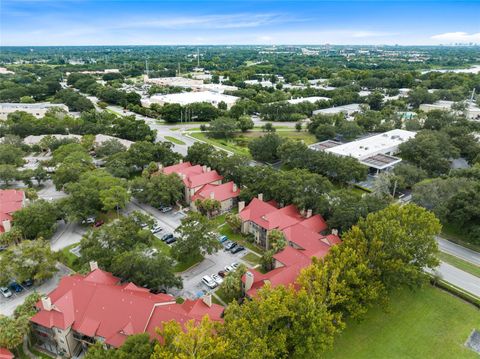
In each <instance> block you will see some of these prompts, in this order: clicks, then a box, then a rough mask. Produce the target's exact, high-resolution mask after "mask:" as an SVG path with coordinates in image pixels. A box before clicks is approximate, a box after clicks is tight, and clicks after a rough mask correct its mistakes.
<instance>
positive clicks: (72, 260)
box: [58, 243, 80, 272]
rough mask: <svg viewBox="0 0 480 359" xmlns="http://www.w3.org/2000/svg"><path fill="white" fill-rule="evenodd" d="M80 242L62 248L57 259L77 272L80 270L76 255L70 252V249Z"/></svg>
mask: <svg viewBox="0 0 480 359" xmlns="http://www.w3.org/2000/svg"><path fill="white" fill-rule="evenodd" d="M78 245H80V243H74V244H71V245H69V246H68V247H65V248H63V249H62V250H61V251H60V252H59V254H58V255H59V261H60V262H62V263H63V264H65V265H66V266H67V267H68V268H71V269H73V270H74V271H76V272H78V271H79V270H80V265H79V264H78V263H77V259H78V257H77V256H76V255H75V254H73V253H71V252H70V249H72V248H75V247H77V246H78Z"/></svg>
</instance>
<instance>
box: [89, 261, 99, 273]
mask: <svg viewBox="0 0 480 359" xmlns="http://www.w3.org/2000/svg"><path fill="white" fill-rule="evenodd" d="M95 269H98V263H97V262H96V261H90V272H93V271H94V270H95Z"/></svg>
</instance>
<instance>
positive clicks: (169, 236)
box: [160, 233, 173, 241]
mask: <svg viewBox="0 0 480 359" xmlns="http://www.w3.org/2000/svg"><path fill="white" fill-rule="evenodd" d="M171 238H173V234H171V233H165V234H164V235H163V236H162V237H161V238H160V239H161V240H162V241H167V240H169V239H171Z"/></svg>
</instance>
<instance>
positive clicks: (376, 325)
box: [325, 285, 480, 359]
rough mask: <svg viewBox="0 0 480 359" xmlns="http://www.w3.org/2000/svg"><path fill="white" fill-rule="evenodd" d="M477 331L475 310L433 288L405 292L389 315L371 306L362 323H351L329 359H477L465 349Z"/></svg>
mask: <svg viewBox="0 0 480 359" xmlns="http://www.w3.org/2000/svg"><path fill="white" fill-rule="evenodd" d="M474 328H476V329H479V328H480V315H479V311H478V309H476V308H475V307H474V306H472V305H470V304H468V303H466V302H464V301H462V300H460V299H458V298H456V297H454V296H452V295H450V294H448V293H446V292H443V291H441V290H440V289H437V288H434V287H431V286H429V285H428V286H425V287H424V288H423V289H421V290H418V291H415V292H412V291H410V290H408V289H405V290H402V291H399V292H398V293H395V295H393V296H392V298H391V303H390V306H389V307H388V308H387V311H384V310H382V309H381V308H379V307H377V308H372V309H371V310H370V311H369V312H368V313H367V316H366V318H365V320H364V321H362V322H353V323H348V324H347V329H346V330H345V331H344V332H343V333H342V334H340V335H339V337H338V339H337V340H336V342H335V345H334V346H335V348H334V350H333V351H331V352H329V353H327V355H325V358H329V359H337V358H338V359H340V358H341V359H376V358H378V359H387V358H388V359H397V358H398V359H404V358H435V359H443V358H444V359H451V358H456V359H461V358H472V359H475V358H476V359H478V354H475V353H474V352H473V351H470V350H469V349H468V348H466V347H464V346H463V344H464V343H465V341H466V340H467V338H468V336H469V335H470V333H471V331H472V330H473V329H474Z"/></svg>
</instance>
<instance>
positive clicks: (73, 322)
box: [31, 269, 223, 347]
mask: <svg viewBox="0 0 480 359" xmlns="http://www.w3.org/2000/svg"><path fill="white" fill-rule="evenodd" d="M49 298H50V299H51V302H52V306H53V308H52V310H45V308H44V307H43V304H42V302H41V301H40V302H39V303H37V308H38V309H40V311H39V312H38V313H37V314H35V315H34V316H33V317H32V319H31V321H32V322H34V323H37V324H40V325H42V326H44V327H47V328H52V327H58V328H60V329H66V328H68V327H70V326H72V327H73V329H74V330H75V331H77V332H79V333H82V334H84V335H87V336H90V337H94V336H100V337H103V338H105V342H106V343H107V344H110V345H113V346H114V347H118V346H120V345H121V344H123V342H124V341H125V339H126V338H127V336H128V335H132V334H136V333H144V332H146V331H147V332H149V333H150V334H151V335H152V336H153V335H154V328H155V327H158V326H159V325H160V324H161V323H162V322H164V321H170V320H177V319H179V318H181V319H182V322H183V321H186V320H189V319H194V320H199V319H201V317H202V316H204V315H209V316H210V317H211V319H213V320H221V319H220V314H221V312H222V311H223V307H221V306H219V305H216V304H212V306H211V307H208V306H207V305H206V304H204V303H203V302H202V301H201V300H200V299H198V300H196V301H193V302H192V303H193V304H191V307H188V304H187V306H184V304H185V303H184V304H182V305H180V304H176V303H175V298H174V297H172V296H170V295H167V294H152V293H150V292H149V291H148V290H147V289H145V288H140V287H137V286H136V285H135V284H133V283H128V284H119V279H118V278H116V277H115V276H113V275H112V274H111V273H108V272H104V271H102V270H100V269H96V270H94V271H92V272H91V273H89V274H88V275H87V276H82V275H79V274H76V275H72V276H68V277H63V278H62V279H61V281H60V284H59V286H58V287H57V288H56V289H54V290H53V291H52V292H51V293H50V294H49ZM189 302H190V301H189ZM193 307H194V308H195V310H193V309H192V308H193ZM179 313H180V314H179ZM148 328H149V330H147V329H148Z"/></svg>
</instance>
